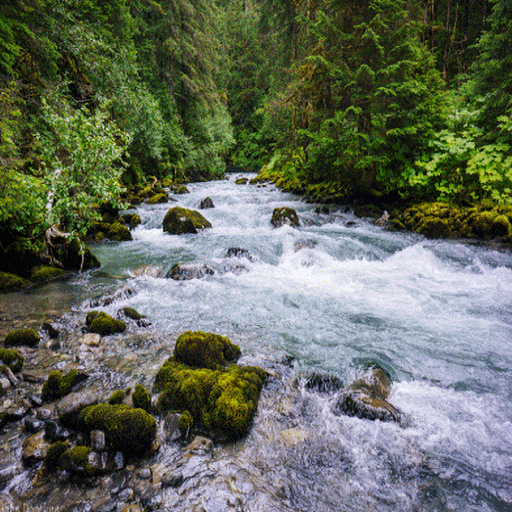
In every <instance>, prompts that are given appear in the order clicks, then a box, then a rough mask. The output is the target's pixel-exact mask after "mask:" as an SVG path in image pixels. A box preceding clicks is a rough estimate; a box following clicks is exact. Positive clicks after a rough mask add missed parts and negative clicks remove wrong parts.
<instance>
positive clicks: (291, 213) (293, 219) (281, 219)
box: [270, 207, 300, 228]
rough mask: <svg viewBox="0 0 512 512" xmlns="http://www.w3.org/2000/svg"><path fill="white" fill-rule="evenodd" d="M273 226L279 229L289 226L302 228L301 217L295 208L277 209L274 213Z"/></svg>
mask: <svg viewBox="0 0 512 512" xmlns="http://www.w3.org/2000/svg"><path fill="white" fill-rule="evenodd" d="M270 222H271V224H272V225H273V226H274V227H276V228H279V227H281V226H284V225H285V224H287V225H288V226H292V227H297V226H300V221H299V216H298V215H297V212H296V211H295V210H294V209H293V208H288V207H284V208H275V209H274V211H273V213H272V219H271V220H270Z"/></svg>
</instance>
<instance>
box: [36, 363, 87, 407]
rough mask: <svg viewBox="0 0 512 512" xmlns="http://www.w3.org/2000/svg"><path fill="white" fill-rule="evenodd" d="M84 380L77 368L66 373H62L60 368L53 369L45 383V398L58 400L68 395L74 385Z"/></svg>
mask: <svg viewBox="0 0 512 512" xmlns="http://www.w3.org/2000/svg"><path fill="white" fill-rule="evenodd" d="M83 380H84V378H83V376H81V375H79V374H78V372H77V371H76V370H70V371H69V372H68V373H67V374H66V375H62V372H60V371H59V370H53V371H51V372H50V375H48V379H47V380H46V382H45V383H44V384H43V389H42V397H43V400H56V399H57V398H61V397H63V396H64V395H67V394H68V393H69V392H71V390H72V389H73V387H74V386H76V385H77V384H79V383H80V382H82V381H83Z"/></svg>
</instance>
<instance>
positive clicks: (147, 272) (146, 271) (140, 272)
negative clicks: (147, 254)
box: [132, 265, 164, 277]
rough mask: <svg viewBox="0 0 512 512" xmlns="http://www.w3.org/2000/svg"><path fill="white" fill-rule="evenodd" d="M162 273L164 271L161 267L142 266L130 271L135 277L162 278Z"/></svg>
mask: <svg viewBox="0 0 512 512" xmlns="http://www.w3.org/2000/svg"><path fill="white" fill-rule="evenodd" d="M163 272H164V269H163V267H162V266H161V265H143V266H141V267H137V268H134V269H133V270H132V274H133V275H134V276H135V277H141V276H147V277H162V274H163Z"/></svg>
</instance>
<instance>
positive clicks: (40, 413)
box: [36, 407, 54, 421]
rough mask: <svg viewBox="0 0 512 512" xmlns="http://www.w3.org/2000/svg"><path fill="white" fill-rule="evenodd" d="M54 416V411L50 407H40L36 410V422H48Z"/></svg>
mask: <svg viewBox="0 0 512 512" xmlns="http://www.w3.org/2000/svg"><path fill="white" fill-rule="evenodd" d="M53 414H54V409H53V408H51V407H40V408H39V409H37V410H36V418H37V419H38V420H42V421H46V420H49V419H50V418H51V417H52V416H53Z"/></svg>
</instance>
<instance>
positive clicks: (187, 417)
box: [178, 411, 194, 437]
mask: <svg viewBox="0 0 512 512" xmlns="http://www.w3.org/2000/svg"><path fill="white" fill-rule="evenodd" d="M193 424H194V418H193V417H192V414H190V412H189V411H184V412H183V413H182V415H181V416H180V420H179V422H178V428H179V429H180V432H181V435H182V437H187V436H188V434H189V432H190V429H191V428H192V425H193Z"/></svg>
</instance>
